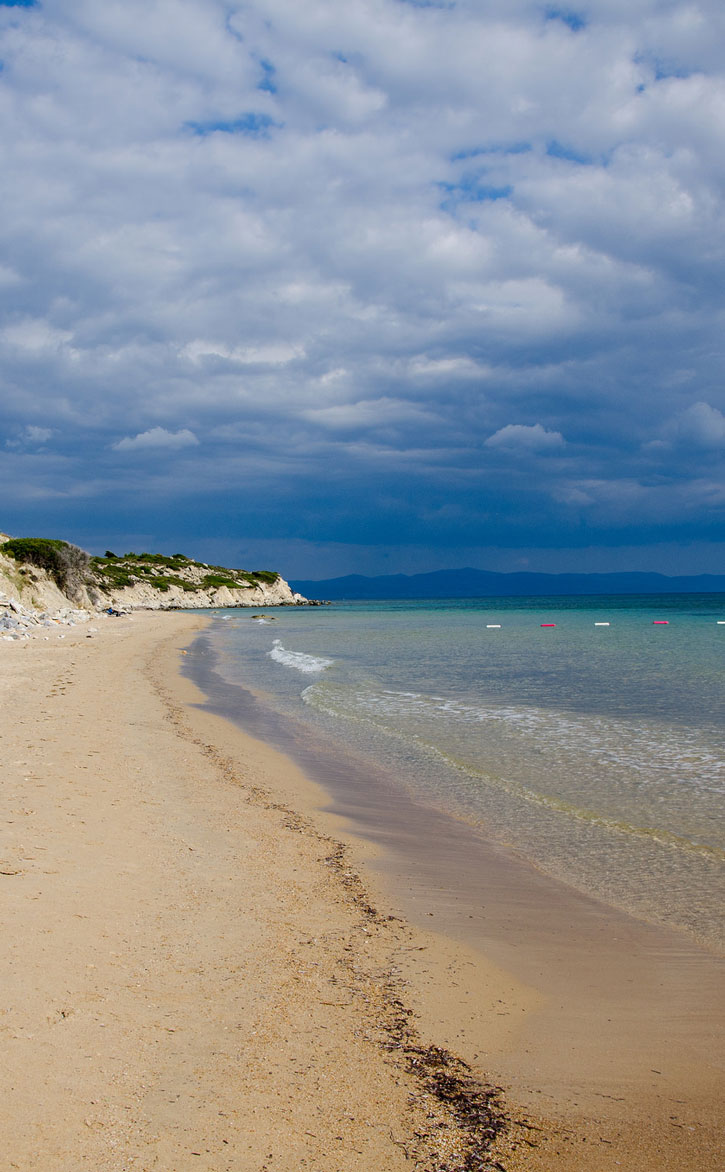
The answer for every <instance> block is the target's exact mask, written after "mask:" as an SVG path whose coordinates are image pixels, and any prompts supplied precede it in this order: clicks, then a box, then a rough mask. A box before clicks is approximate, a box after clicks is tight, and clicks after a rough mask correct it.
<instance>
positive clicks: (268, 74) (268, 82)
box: [257, 58, 277, 94]
mask: <svg viewBox="0 0 725 1172" xmlns="http://www.w3.org/2000/svg"><path fill="white" fill-rule="evenodd" d="M259 67H260V69H261V70H262V74H263V77H262V80H261V81H260V83H259V85H258V86H257V89H258V90H264V91H265V93H268V94H276V93H277V83H276V82H275V80H274V75H275V73H276V72H277V70H276V69H275V67H274V65H273V64H272V62H271V61H265V60H264V58H262V59H261V60H260V62H259Z"/></svg>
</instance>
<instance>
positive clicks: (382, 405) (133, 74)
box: [0, 0, 725, 579]
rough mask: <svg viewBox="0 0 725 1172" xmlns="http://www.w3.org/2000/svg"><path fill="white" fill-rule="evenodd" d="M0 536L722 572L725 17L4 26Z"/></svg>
mask: <svg viewBox="0 0 725 1172" xmlns="http://www.w3.org/2000/svg"><path fill="white" fill-rule="evenodd" d="M0 150H1V152H2V154H1V157H2V159H3V162H2V167H1V168H0V189H1V192H2V203H1V206H2V215H1V216H0V498H1V499H2V508H1V509H0V528H1V529H3V530H4V531H7V532H10V533H12V534H13V535H16V536H30V535H34V536H54V537H64V538H65V539H67V540H69V541H74V542H76V543H77V544H79V545H82V546H83V547H84V548H86V549H89V550H90V551H91V552H95V553H103V552H104V550H105V549H107V548H110V549H113V550H115V551H116V552H118V553H123V552H126V551H128V550H135V551H137V552H138V551H140V550H142V549H146V550H155V551H161V552H166V553H175V552H184V553H187V554H190V555H192V556H196V557H198V558H200V559H202V560H205V561H209V562H215V563H218V564H225V565H232V566H242V567H246V568H259V569H262V568H272V569H276V570H279V571H280V572H281V573H282V574H283V575H284V576H285V577H287V578H293V579H294V578H324V577H330V576H334V575H337V574H345V573H367V574H379V573H395V572H404V573H405V572H409V573H413V572H419V571H425V570H435V569H441V568H446V567H456V566H464V565H472V566H477V567H480V568H482V569H491V570H504V571H505V570H521V569H527V568H528V569H532V570H548V571H567V570H578V571H588V570H590V571H606V570H625V569H635V570H657V571H660V572H662V573H671V574H678V573H701V572H724V571H725V558H723V549H724V548H725V547H724V545H723V536H724V533H725V529H724V522H725V460H723V456H724V455H725V386H724V382H723V361H722V354H723V345H724V340H725V329H724V326H725V321H724V312H723V311H724V299H725V281H724V280H723V271H724V266H723V261H724V259H725V235H724V233H723V225H724V218H725V217H724V198H723V178H724V175H725V6H723V4H722V0H692V2H690V0H582V2H581V3H576V4H573V5H572V6H571V7H568V6H563V7H558V6H557V5H556V4H551V5H550V4H547V3H546V2H539V0H441V2H440V3H438V2H436V0H430V2H427V0H344V3H340V0H305V2H304V3H300V0H244V2H236V0H104V2H103V3H98V0H42V2H37V3H34V2H33V0H24V2H22V3H19V2H17V0H15V2H12V0H0Z"/></svg>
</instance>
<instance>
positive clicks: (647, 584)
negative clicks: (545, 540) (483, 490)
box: [290, 568, 725, 600]
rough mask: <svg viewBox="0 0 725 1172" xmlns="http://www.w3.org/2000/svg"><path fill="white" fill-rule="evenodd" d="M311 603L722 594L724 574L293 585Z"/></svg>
mask: <svg viewBox="0 0 725 1172" xmlns="http://www.w3.org/2000/svg"><path fill="white" fill-rule="evenodd" d="M290 586H291V587H292V589H293V590H295V591H298V592H299V593H300V594H304V595H305V597H307V598H317V599H330V600H333V599H338V600H340V599H348V598H349V599H364V598H370V599H374V598H496V597H506V596H514V597H523V596H525V595H557V594H693V593H702V594H711V593H712V594H719V593H722V592H725V574H696V575H688V576H682V577H676V578H670V577H667V575H665V574H643V573H622V574H535V573H516V574H497V573H494V572H493V571H491V570H473V569H470V568H466V569H463V570H436V571H434V572H433V573H430V574H389V575H384V576H383V577H379V578H366V577H365V576H364V575H362V574H348V575H347V576H346V577H343V578H325V579H322V580H321V581H318V582H314V581H295V582H290Z"/></svg>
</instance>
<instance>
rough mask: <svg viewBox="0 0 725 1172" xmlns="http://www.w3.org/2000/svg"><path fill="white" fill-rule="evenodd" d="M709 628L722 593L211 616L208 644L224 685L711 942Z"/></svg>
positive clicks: (719, 829) (716, 722)
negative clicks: (246, 690) (251, 694)
mask: <svg viewBox="0 0 725 1172" xmlns="http://www.w3.org/2000/svg"><path fill="white" fill-rule="evenodd" d="M221 616H223V617H221ZM272 616H274V618H273V617H272ZM655 620H667V623H666V624H665V623H664V622H662V621H659V622H655ZM718 620H721V621H720V623H718ZM722 620H725V596H723V595H674V596H662V595H658V596H637V597H632V596H630V597H622V596H616V597H608V598H605V597H587V598H558V599H552V598H531V599H520V598H516V599H512V598H506V599H480V600H468V599H466V600H455V601H451V602H441V601H433V602H428V601H425V602H410V603H403V602H389V603H383V602H364V603H337V604H335V605H334V606H330V607H325V608H314V609H312V608H311V609H292V608H290V609H284V610H276V611H273V612H269V613H268V614H267V615H266V616H265V619H264V620H260V619H254V618H252V616H251V615H250V614H249V613H248V612H245V611H238V610H237V611H228V612H220V620H219V621H218V622H217V623H215V624H214V626H213V628H212V632H211V641H212V646H213V648H214V651H215V654H216V656H217V669H218V671H219V672H220V674H222V675H223V677H224V678H225V679H226V681H227V682H229V683H233V684H241V685H245V686H248V687H250V688H252V689H253V690H254V691H255V693H257V694H258V695H260V696H261V697H262V700H263V703H264V704H266V705H268V706H269V708H270V709H272V710H273V711H274V712H276V713H279V714H280V715H281V716H287V717H290V718H294V719H295V720H296V721H297V722H300V721H301V722H303V723H304V725H305V726H306V727H308V728H309V729H310V730H312V731H313V732H315V734H316V735H319V736H320V737H324V738H325V739H326V741H327V742H332V743H335V742H337V743H338V744H339V746H340V750H341V752H342V750H343V748H344V751H345V752H346V753H349V752H351V751H352V752H354V753H355V754H356V756H357V758H358V759H362V760H368V761H370V762H374V763H375V764H376V766H378V767H383V768H385V769H386V770H388V771H389V773H390V776H391V777H392V778H394V781H395V784H397V785H403V786H405V787H407V789H408V790H409V791H410V792H412V793H413V794H414V795H415V796H416V797H417V798H418V799H419V800H420V801H421V802H423V803H425V804H428V805H433V806H435V807H437V808H438V809H443V810H445V811H448V812H450V813H452V814H454V815H456V816H458V817H462V818H464V819H466V820H467V821H468V822H470V823H472V824H474V825H475V826H477V827H479V828H480V829H481V830H482V831H483V832H484V833H485V834H486V835H488V836H490V837H493V838H494V839H495V840H496V841H498V842H501V843H504V844H506V845H507V847H508V848H509V849H510V850H512V851H513V852H514V853H515V854H517V855H518V856H520V857H523V858H525V859H527V860H528V861H530V862H531V863H532V864H534V865H535V866H536V867H538V868H539V869H541V870H543V871H545V872H547V873H548V874H551V875H553V876H555V877H558V878H560V879H562V880H564V881H565V882H567V883H569V884H571V885H573V886H575V887H577V888H579V889H580V890H582V891H586V892H588V893H590V894H593V895H595V896H597V897H598V898H599V899H603V900H605V901H606V902H609V903H611V904H612V905H614V906H618V907H621V908H624V909H626V910H628V911H631V912H634V913H635V914H637V915H640V916H642V917H644V918H646V919H649V920H653V921H659V922H665V923H669V924H672V925H675V926H677V927H680V928H682V929H684V930H686V931H687V932H688V933H690V934H692V935H694V936H695V937H697V938H698V939H699V940H701V941H703V942H706V943H707V944H709V945H710V946H712V947H714V948H716V949H718V950H719V949H722V947H723V930H722V896H723V893H724V888H723V873H724V869H723V864H724V863H725V814H724V805H723V792H724V791H725V732H724V725H723V716H724V715H725V622H723V621H722ZM542 623H555V624H556V625H555V626H554V627H542V626H541V624H542ZM602 623H609V626H602V625H597V624H602ZM494 624H496V625H494ZM498 624H500V626H499V625H498Z"/></svg>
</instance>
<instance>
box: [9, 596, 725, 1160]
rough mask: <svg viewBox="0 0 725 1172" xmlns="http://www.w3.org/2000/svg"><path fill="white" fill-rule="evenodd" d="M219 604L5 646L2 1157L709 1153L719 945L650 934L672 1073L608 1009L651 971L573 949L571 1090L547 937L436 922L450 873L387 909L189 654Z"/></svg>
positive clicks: (353, 852) (368, 872) (373, 850)
mask: <svg viewBox="0 0 725 1172" xmlns="http://www.w3.org/2000/svg"><path fill="white" fill-rule="evenodd" d="M205 622H206V620H205V618H204V617H202V616H199V615H193V614H142V613H139V614H135V615H134V616H133V617H132V618H130V619H126V618H120V619H104V620H99V622H98V624H97V626H98V630H97V632H96V633H94V634H92V637H90V638H89V637H88V635H89V632H88V630H87V628H84V627H78V628H74V629H72V630H70V631H68V632H67V633H65V637H64V638H60V637H59V633H58V632H50V633H49V634H48V636H47V638H37V639H33V640H30V641H28V642H25V643H20V642H17V643H12V644H8V645H7V646H4V647H3V650H2V654H1V655H0V695H1V696H2V725H1V727H0V733H1V735H2V761H3V779H4V785H3V797H4V802H3V809H4V814H3V835H2V843H1V845H0V891H2V895H3V899H2V924H3V939H4V942H5V948H4V950H3V960H2V979H1V982H0V987H1V989H2V1000H1V1003H0V1012H1V1013H2V1018H1V1019H0V1020H1V1021H2V1035H3V1043H4V1044H3V1055H4V1057H3V1064H4V1074H5V1077H4V1092H5V1093H4V1094H3V1096H2V1106H1V1107H0V1112H1V1113H2V1138H3V1143H2V1148H3V1159H2V1167H7V1168H19V1169H23V1170H29V1169H37V1170H42V1172H61V1170H63V1172H65V1170H67V1172H71V1170H73V1172H75V1170H77V1169H80V1168H90V1169H94V1170H95V1169H98V1170H108V1172H111V1170H113V1172H121V1170H125V1169H139V1170H145V1169H159V1170H162V1172H185V1170H186V1169H202V1170H207V1172H222V1170H228V1172H231V1170H234V1172H239V1170H243V1172H247V1170H249V1172H272V1170H274V1169H277V1170H280V1172H288V1170H289V1172H291V1170H292V1169H305V1170H309V1172H313V1170H314V1172H352V1170H356V1172H362V1170H369V1169H381V1170H385V1172H396V1170H397V1169H401V1170H402V1169H404V1168H408V1169H410V1168H419V1169H425V1170H427V1172H453V1170H454V1169H479V1168H480V1169H487V1168H491V1169H493V1168H499V1169H500V1168H504V1169H505V1170H506V1172H518V1170H520V1169H531V1170H533V1172H546V1170H552V1172H553V1170H554V1169H556V1170H559V1169H562V1170H564V1172H567V1170H568V1169H582V1170H584V1172H588V1170H591V1172H603V1170H604V1169H610V1168H611V1169H615V1168H621V1169H625V1170H626V1169H629V1170H631V1172H635V1170H637V1172H642V1170H646V1169H653V1170H654V1169H664V1170H670V1169H672V1170H674V1169H677V1170H678V1172H679V1170H681V1169H683V1168H687V1169H693V1170H697V1169H701V1170H703V1172H708V1170H710V1169H712V1170H714V1169H716V1168H720V1167H721V1166H722V1159H723V1152H722V1147H721V1139H720V1135H721V1132H720V1128H721V1124H722V1114H721V1107H720V1103H721V1097H722V1067H721V1065H719V1063H721V1061H722V1058H721V1056H720V1057H719V1058H718V1057H717V1054H716V1050H715V1046H716V1040H715V1039H716V1034H717V1032H718V1030H720V1029H721V1027H722V1005H720V1010H719V1016H718V1012H717V1004H718V1000H717V985H716V982H715V973H716V968H715V965H714V964H713V967H712V974H713V976H712V981H711V983H708V981H709V980H710V978H709V975H708V976H707V980H706V981H705V983H704V984H703V977H702V974H710V972H711V970H710V968H709V967H708V965H707V963H706V960H704V961H703V962H702V967H701V968H698V969H697V971H696V973H695V975H694V976H693V970H692V964H693V963H694V962H693V961H692V955H693V954H692V952H691V951H690V950H688V948H686V947H685V946H684V945H683V947H682V949H681V953H682V958H683V959H682V962H681V963H677V962H676V944H675V943H673V942H672V939H671V938H670V937H669V936H667V937H666V936H665V935H662V936H652V938H651V952H650V955H653V954H654V952H655V951H656V950H658V949H659V950H660V951H662V950H665V953H666V959H667V961H668V963H667V965H666V966H665V965H663V967H662V970H661V971H665V968H666V969H667V971H668V972H670V973H671V977H670V984H669V985H668V987H667V988H661V989H660V990H659V992H658V994H657V995H656V996H655V997H654V1001H653V1004H654V1009H653V1010H652V1012H651V1014H650V1016H651V1017H652V1021H651V1022H649V1023H648V1022H646V1021H645V1024H644V1026H643V1030H644V1033H645V1034H646V1033H647V1030H648V1029H649V1030H650V1034H648V1035H647V1036H648V1037H650V1036H651V1037H652V1038H657V1039H658V1042H657V1044H658V1045H659V1046H660V1047H661V1048H662V1050H663V1053H664V1050H665V1049H666V1048H667V1046H668V1045H669V1047H670V1049H673V1050H678V1048H679V1050H678V1053H677V1055H674V1056H671V1057H672V1061H671V1063H670V1066H669V1068H668V1070H667V1072H666V1073H667V1079H666V1086H664V1087H663V1088H661V1089H660V1088H658V1084H657V1081H656V1080H657V1079H658V1078H662V1077H663V1076H662V1074H661V1072H660V1071H658V1070H652V1071H649V1072H648V1078H649V1082H648V1083H645V1080H644V1077H643V1075H642V1074H641V1072H640V1071H639V1070H619V1069H618V1067H617V1062H618V1060H619V1059H618V1055H619V1054H620V1052H621V1051H620V1050H618V1049H617V1046H618V1043H617V1041H616V1030H614V1031H613V1034H612V1039H613V1040H612V1039H609V1037H608V1036H603V1034H602V1022H603V1021H604V1020H605V1019H606V1018H607V1017H609V1018H610V1019H611V1018H616V1015H617V1010H618V1008H621V1005H622V1003H623V1002H624V1001H625V1000H626V999H627V998H631V1000H632V1004H633V1005H635V1006H637V1005H638V1001H637V998H638V997H639V998H640V999H642V1000H643V1001H644V1000H646V999H647V994H646V989H645V990H643V989H641V988H640V989H634V988H632V987H631V984H630V985H629V986H627V984H626V981H624V982H623V983H622V984H620V985H618V984H617V982H616V981H613V984H612V1000H611V1004H610V1005H605V1006H601V1005H600V1006H599V1007H598V1010H597V1013H596V1014H595V1015H594V1017H592V1016H591V1012H592V1011H591V1006H588V1005H587V1002H586V998H585V996H584V995H583V993H582V987H581V986H582V983H583V982H584V981H585V977H584V976H582V975H581V973H579V971H578V970H576V966H574V967H575V970H576V971H575V972H574V976H573V977H572V984H571V987H570V988H566V989H562V991H561V992H562V1000H565V999H569V1000H570V1001H571V1004H572V1005H573V1006H574V1009H573V1010H570V1017H569V1020H570V1021H571V1020H573V1017H574V1016H576V1015H578V1016H579V1018H580V1021H579V1025H578V1027H577V1028H578V1031H579V1034H580V1035H581V1037H587V1036H588V1037H589V1045H590V1050H587V1049H586V1047H582V1045H580V1046H579V1047H578V1049H577V1063H579V1065H580V1066H581V1065H582V1064H584V1065H586V1064H587V1063H588V1062H591V1063H592V1064H593V1065H594V1068H596V1070H597V1071H599V1070H600V1069H601V1070H602V1071H603V1072H604V1073H603V1074H601V1080H602V1081H601V1083H598V1084H597V1085H598V1086H599V1091H597V1089H596V1087H594V1086H593V1085H592V1086H590V1088H589V1089H590V1094H589V1095H588V1096H586V1097H584V1098H582V1099H581V1101H579V1102H577V1101H575V1099H574V1097H573V1095H572V1094H571V1091H570V1090H569V1091H567V1086H566V1079H565V1077H564V1075H563V1074H562V1071H563V1070H564V1071H565V1070H566V1068H567V1062H568V1061H569V1059H568V1058H567V1046H566V1044H564V1045H559V1046H558V1047H557V1046H554V1045H553V1041H552V1040H553V1038H554V1035H555V1031H556V1029H557V1028H558V1026H557V1022H558V1023H561V1021H562V1020H564V1018H562V1013H563V1012H564V1008H563V1007H562V1008H561V1012H559V1015H558V1016H557V1014H556V1013H553V1012H548V1013H547V1004H546V1003H547V1002H550V1001H551V999H552V998H551V990H550V989H547V987H546V982H545V981H544V980H541V981H540V980H538V979H537V963H538V962H537V958H536V948H537V947H543V945H541V941H540V940H539V939H534V940H533V941H532V944H533V945H535V947H531V948H529V953H528V959H527V961H526V962H525V963H524V962H522V963H521V964H520V965H519V966H518V969H517V970H516V969H515V966H513V965H509V963H508V960H507V957H506V956H505V955H504V954H502V953H498V954H494V952H491V953H488V954H487V953H486V952H485V950H482V949H481V948H480V947H479V946H478V945H476V946H475V947H474V946H472V945H469V944H466V942H465V939H464V938H463V936H464V934H463V933H462V932H461V931H460V930H458V929H460V924H456V923H455V920H456V913H455V911H453V912H451V914H450V915H449V916H448V919H449V920H450V924H449V925H448V927H449V929H450V930H446V915H445V914H442V915H439V914H437V913H439V912H440V911H441V907H442V904H443V903H444V901H443V900H441V901H440V902H439V905H438V906H437V907H434V908H433V909H432V911H431V913H430V914H431V923H432V929H433V930H430V931H425V930H423V927H422V926H421V925H420V924H416V923H415V922H414V920H415V917H411V918H410V919H406V918H404V917H403V916H401V915H400V914H399V913H400V908H399V907H398V906H397V905H396V901H395V900H394V899H393V898H392V889H393V887H394V884H395V877H394V876H393V875H389V876H388V879H387V883H388V889H389V890H390V891H391V895H390V899H389V901H388V899H387V897H386V890H387V889H386V879H385V875H384V870H383V869H381V867H380V866H379V865H378V866H376V867H375V869H373V868H372V867H371V865H370V864H371V863H373V862H374V861H376V860H377V862H378V864H379V863H380V848H379V847H376V846H375V845H373V844H370V843H365V842H364V841H362V840H361V839H359V838H358V839H355V838H354V837H353V836H351V835H350V833H349V829H348V828H347V827H346V824H345V821H344V819H343V818H341V817H339V816H333V815H331V814H329V813H323V812H322V811H323V809H324V807H325V806H327V805H328V804H329V802H328V798H327V796H326V795H325V794H324V793H323V791H322V790H321V789H319V788H318V786H317V785H315V784H314V783H313V782H312V781H311V780H309V778H307V777H306V776H305V775H304V774H303V773H302V771H301V770H300V769H299V768H298V767H297V766H295V764H293V762H292V761H290V760H289V759H287V758H286V757H284V756H283V755H281V754H280V753H279V752H277V751H275V750H274V749H272V748H270V747H268V746H267V745H265V744H263V743H261V742H260V741H257V740H254V739H252V738H251V737H249V736H247V735H246V734H244V733H243V732H241V731H240V730H239V729H238V728H237V727H236V726H235V725H233V724H232V723H230V721H228V720H225V719H223V717H221V716H219V715H215V714H214V713H212V712H210V711H208V710H205V708H204V706H203V701H204V697H203V695H202V694H201V693H199V692H198V691H197V690H196V688H195V687H194V685H193V684H192V683H191V682H190V681H189V680H188V679H185V678H183V677H182V676H181V674H180V671H179V667H180V664H181V663H182V662H183V660H184V656H185V654H186V651H187V648H188V647H189V646H190V644H191V642H192V640H193V638H194V636H195V633H196V632H197V631H198V630H199V629H201V628H202V627H203V625H204V623H205ZM502 866H503V864H502ZM506 874H508V872H506ZM511 876H513V872H511ZM511 883H514V878H513V877H512V878H511ZM413 898H414V895H412V896H410V899H413ZM552 898H553V896H552ZM522 900H523V896H522ZM522 916H523V918H522V922H524V923H525V922H526V909H525V908H523V909H522ZM625 920H626V917H622V924H624V922H625ZM628 922H629V923H634V921H628ZM604 930H605V929H604V927H603V921H601V922H600V921H599V920H592V941H591V942H590V943H591V948H592V953H591V956H592V957H593V960H592V963H594V964H596V960H597V952H596V945H595V941H596V939H597V934H598V933H599V934H601V933H602V932H604ZM542 935H543V932H542ZM624 947H625V948H626V941H625V943H624ZM668 949H669V950H670V951H669V952H668V951H667V950H668ZM522 950H524V951H525V940H524V939H523V937H522ZM670 961H671V963H670ZM643 963H644V962H643ZM698 963H699V962H698ZM633 971H635V976H636V970H633ZM658 971H659V970H658ZM688 974H689V976H688ZM574 978H576V980H577V981H579V985H578V986H576V982H575V979H574ZM695 978H696V979H697V981H698V982H699V984H700V988H701V998H700V1001H699V1016H698V1017H696V1016H695V1015H694V1012H693V1011H691V1009H690V1007H689V1006H690V1003H689V1001H688V997H689V995H690V993H691V992H692V986H693V984H694V982H695ZM634 979H635V978H632V980H634ZM626 980H627V981H629V980H630V977H629V976H628V977H627V978H626ZM688 981H689V986H688ZM577 998H578V1000H577ZM667 999H670V1002H671V1008H672V1023H673V1024H672V1029H671V1032H670V1033H668V1032H667V1030H666V1029H665V1023H664V1022H663V1020H661V1019H662V1011H661V1006H662V1005H663V1004H664V1003H665V1002H666V1001H667ZM650 1000H652V999H651V998H650ZM683 1007H684V1009H683ZM644 1016H645V1017H646V1016H647V1015H644ZM655 1018H656V1021H655ZM514 1019H515V1020H514ZM624 1020H625V1021H630V1023H631V1022H632V1020H633V1018H632V1015H630V1017H629V1018H627V1016H626V1015H625V1016H624ZM571 1028H572V1029H574V1026H573V1025H572V1027H571ZM630 1028H632V1029H634V1028H638V1027H635V1026H632V1025H630ZM658 1031H659V1032H658ZM683 1039H689V1041H688V1042H687V1046H685V1044H684V1042H683ZM608 1047H609V1050H610V1053H609V1059H608V1065H607V1059H606V1052H607V1048H608ZM529 1050H531V1051H535V1052H536V1054H537V1060H536V1061H537V1065H535V1066H533V1065H532V1064H531V1061H530V1060H529V1064H528V1066H527V1065H526V1062H527V1060H526V1059H525V1057H524V1055H525V1054H526V1053H527V1052H528V1051H529ZM554 1051H556V1054H554V1053H553V1052H554ZM653 1052H654V1051H653ZM552 1055H553V1057H552ZM537 1069H538V1071H539V1074H538V1076H537V1075H536V1074H535V1071H536V1070H537ZM522 1071H523V1072H524V1073H523V1074H522ZM599 1077H600V1075H599V1074H597V1078H599ZM499 1086H501V1087H502V1089H501V1090H497V1089H496V1088H497V1087H499ZM613 1087H619V1093H618V1094H613V1093H611V1090H612V1088H613ZM597 1095H599V1098H600V1101H601V1108H600V1109H597V1108H596V1106H595V1101H596V1097H597ZM539 1103H540V1104H541V1106H540V1107H539V1105H538V1104H539Z"/></svg>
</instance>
